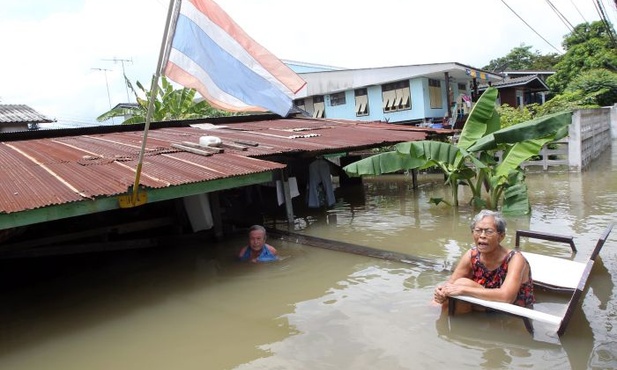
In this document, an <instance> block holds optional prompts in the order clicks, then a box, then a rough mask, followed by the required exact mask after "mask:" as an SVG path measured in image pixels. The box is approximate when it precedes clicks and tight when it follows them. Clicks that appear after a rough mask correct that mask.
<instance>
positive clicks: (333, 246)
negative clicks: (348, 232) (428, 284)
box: [267, 229, 443, 271]
mask: <svg viewBox="0 0 617 370" xmlns="http://www.w3.org/2000/svg"><path fill="white" fill-rule="evenodd" d="M267 231H268V234H269V235H270V237H271V238H272V237H276V238H279V239H281V240H285V241H289V242H292V243H297V244H302V245H307V246H311V247H317V248H323V249H329V250H333V251H337V252H344V253H352V254H358V255H361V256H367V257H373V258H380V259H384V260H388V261H396V262H402V263H408V264H413V265H421V266H425V267H430V268H433V269H435V270H439V271H441V270H443V266H441V265H440V264H438V263H436V262H435V261H433V260H431V259H428V258H422V257H418V256H413V255H410V254H406V253H399V252H393V251H387V250H383V249H377V248H371V247H366V246H363V245H358V244H352V243H346V242H341V241H337V240H329V239H323V238H318V237H315V236H310V235H303V234H298V233H294V232H290V231H283V230H278V229H268V230H267Z"/></svg>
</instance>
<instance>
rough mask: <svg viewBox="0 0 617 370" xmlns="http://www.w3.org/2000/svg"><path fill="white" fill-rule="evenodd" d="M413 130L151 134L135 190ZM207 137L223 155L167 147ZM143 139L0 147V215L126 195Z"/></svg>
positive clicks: (318, 127)
mask: <svg viewBox="0 0 617 370" xmlns="http://www.w3.org/2000/svg"><path fill="white" fill-rule="evenodd" d="M417 130H418V129H417V128H410V127H402V126H396V125H389V124H377V123H373V124H361V123H357V122H353V123H349V122H340V121H339V122H334V121H327V120H312V119H280V120H271V121H261V122H248V123H241V124H230V125H225V126H213V125H208V124H204V125H199V126H198V127H167V128H160V129H152V130H150V132H149V134H148V141H147V145H146V154H145V157H144V163H143V167H142V175H141V185H142V186H144V187H146V188H152V189H160V188H165V187H172V186H178V185H185V184H191V183H197V182H205V181H211V180H216V179H223V178H229V177H234V176H242V175H250V174H256V173H263V172H269V171H273V170H276V169H281V168H284V167H285V165H283V164H280V163H276V162H272V161H268V160H264V159H265V158H264V157H265V156H269V155H280V154H285V153H288V154H290V153H307V152H308V153H316V154H317V153H327V152H339V151H353V150H357V149H364V148H368V147H375V146H380V145H388V144H394V143H397V142H403V141H413V140H421V139H424V138H425V133H424V132H419V131H417ZM207 135H211V136H217V137H219V138H220V139H221V140H222V143H223V147H222V149H223V150H224V152H223V153H219V154H213V155H210V156H204V155H199V154H194V153H191V152H188V151H184V150H180V149H178V148H176V147H174V146H173V145H174V144H182V143H189V144H191V143H192V144H194V145H195V144H198V143H199V139H200V137H202V136H207ZM142 138H143V132H142V131H122V132H113V133H102V134H87V135H81V136H65V137H54V138H39V139H31V140H14V141H2V142H0V213H5V214H6V213H13V212H19V211H24V210H30V209H36V208H40V207H46V206H51V205H59V204H65V203H71V202H78V201H81V200H87V199H93V198H98V197H110V196H116V195H119V194H123V193H126V192H127V191H128V189H129V187H130V186H132V185H133V182H134V180H135V168H136V167H137V161H138V157H139V150H140V148H141V140H142ZM0 140H1V136H0Z"/></svg>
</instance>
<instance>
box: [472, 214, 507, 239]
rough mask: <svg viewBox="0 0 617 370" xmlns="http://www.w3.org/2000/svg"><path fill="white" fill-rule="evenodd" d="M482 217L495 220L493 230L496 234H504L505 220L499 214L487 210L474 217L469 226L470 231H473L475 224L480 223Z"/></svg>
mask: <svg viewBox="0 0 617 370" xmlns="http://www.w3.org/2000/svg"><path fill="white" fill-rule="evenodd" d="M484 217H493V220H495V229H497V232H498V233H500V234H504V233H505V232H506V219H505V218H503V216H502V214H501V212H498V211H491V210H488V209H483V210H481V211H480V212H479V213H478V214H477V215H475V217H474V218H473V220H472V221H471V225H470V226H471V230H472V231H473V229H475V227H476V224H477V223H478V222H480V221H482V219H483V218H484Z"/></svg>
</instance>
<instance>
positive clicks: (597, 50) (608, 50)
mask: <svg viewBox="0 0 617 370" xmlns="http://www.w3.org/2000/svg"><path fill="white" fill-rule="evenodd" d="M562 46H563V47H564V49H565V50H566V53H565V54H564V55H563V56H562V57H561V59H560V61H559V62H558V63H557V64H556V65H555V74H554V75H552V76H551V77H549V78H548V79H547V80H546V82H547V84H548V85H549V87H550V88H551V89H552V90H553V92H555V93H558V94H560V93H562V92H565V91H566V90H567V88H568V85H569V84H570V82H572V81H573V80H574V79H575V78H576V77H577V76H579V75H580V74H581V73H583V72H587V71H591V70H600V69H604V70H608V71H613V72H617V49H616V45H614V43H613V38H612V33H611V31H610V30H609V29H608V28H607V27H606V25H605V24H604V23H603V22H601V21H596V22H593V23H582V24H579V25H577V26H576V27H575V28H574V30H573V31H572V32H571V33H570V34H568V35H566V36H565V37H564V41H563V43H562Z"/></svg>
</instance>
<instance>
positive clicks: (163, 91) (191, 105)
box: [97, 76, 230, 125]
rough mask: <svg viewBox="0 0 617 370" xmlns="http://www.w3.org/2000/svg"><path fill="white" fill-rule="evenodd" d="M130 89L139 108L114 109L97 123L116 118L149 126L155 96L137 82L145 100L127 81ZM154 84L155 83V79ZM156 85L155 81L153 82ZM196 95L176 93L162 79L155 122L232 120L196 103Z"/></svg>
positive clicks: (189, 91)
mask: <svg viewBox="0 0 617 370" xmlns="http://www.w3.org/2000/svg"><path fill="white" fill-rule="evenodd" d="M125 80H126V83H127V86H128V87H129V88H130V89H131V91H132V92H133V94H134V95H135V100H136V101H137V105H136V106H133V107H128V108H114V109H112V110H110V111H108V112H105V113H103V114H101V115H100V116H98V117H97V121H99V122H102V121H106V120H108V119H111V118H114V117H123V118H124V117H129V118H127V119H126V120H125V121H124V122H122V124H123V125H129V124H136V123H143V122H146V116H147V113H148V104H149V99H150V97H151V95H152V91H151V90H146V89H145V88H144V86H143V85H142V84H141V83H140V82H139V81H137V87H138V88H139V90H140V91H141V92H142V94H143V96H145V98H142V97H140V96H139V94H138V93H137V92H136V91H135V88H134V87H133V84H131V82H130V81H129V80H128V79H127V78H126V76H125ZM153 80H154V79H153ZM153 83H154V81H153ZM195 94H196V91H195V90H194V89H190V88H186V87H184V88H181V89H174V87H173V85H172V84H171V83H170V82H169V81H168V80H167V78H165V76H163V77H161V85H159V87H158V89H157V96H156V99H155V101H154V110H153V112H152V121H154V122H160V121H172V120H187V119H196V118H205V117H222V116H229V115H230V113H228V112H225V111H221V110H218V109H215V108H213V107H212V106H210V104H208V102H207V101H205V100H201V101H196V99H195Z"/></svg>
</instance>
